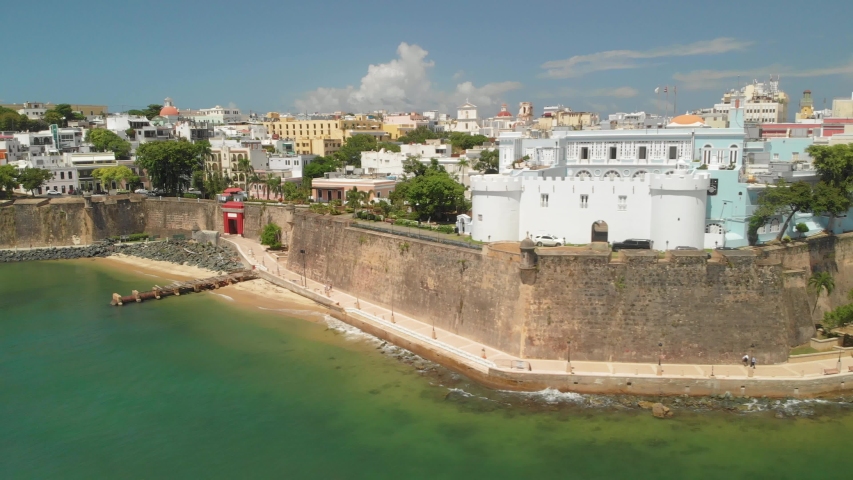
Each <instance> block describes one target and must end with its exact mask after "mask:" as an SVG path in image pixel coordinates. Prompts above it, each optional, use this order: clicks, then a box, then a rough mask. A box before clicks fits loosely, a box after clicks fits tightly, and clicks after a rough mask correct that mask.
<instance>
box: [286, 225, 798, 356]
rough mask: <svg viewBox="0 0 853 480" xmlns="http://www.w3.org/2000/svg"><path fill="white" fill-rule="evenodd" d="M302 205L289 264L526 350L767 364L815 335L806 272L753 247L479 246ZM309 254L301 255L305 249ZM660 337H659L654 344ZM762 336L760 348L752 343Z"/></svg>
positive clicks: (504, 346) (449, 326) (477, 336)
mask: <svg viewBox="0 0 853 480" xmlns="http://www.w3.org/2000/svg"><path fill="white" fill-rule="evenodd" d="M350 223H351V221H350V220H348V219H345V218H340V217H331V216H318V215H315V214H311V213H307V212H297V213H296V214H295V217H294V231H293V245H292V250H291V251H292V252H299V251H301V250H305V254H304V256H303V255H301V254H293V255H291V256H290V257H289V260H288V262H289V263H288V268H290V269H291V270H293V271H296V272H301V271H302V269H303V261H304V268H305V271H306V274H307V276H308V277H309V278H312V279H314V280H317V281H320V282H332V284H333V285H335V286H338V287H339V288H341V289H342V290H344V291H347V292H350V293H352V294H356V295H359V296H361V297H363V298H365V299H368V300H370V301H373V302H377V303H380V304H382V305H385V306H390V305H392V303H393V305H394V307H395V308H396V309H397V310H399V311H401V312H403V313H406V314H409V315H413V316H416V317H417V318H420V319H423V320H425V321H427V322H435V324H436V326H439V327H441V328H444V329H446V330H449V331H452V332H454V333H458V334H460V335H464V336H466V337H468V338H471V339H473V340H476V341H478V342H482V343H485V344H487V345H490V346H493V347H494V348H496V349H499V350H503V351H506V352H508V353H511V354H513V355H518V356H520V357H524V358H544V359H563V358H566V355H567V354H568V349H569V344H568V343H567V342H571V349H572V352H573V353H572V355H573V357H574V358H577V359H579V360H593V361H614V362H656V361H657V360H658V357H659V356H661V355H662V356H663V359H664V361H668V362H683V363H688V362H691V363H737V362H738V361H739V360H740V357H741V356H742V355H743V354H744V353H746V352H748V351H750V348H752V352H753V353H755V354H756V355H757V356H759V357H760V358H761V359H762V361H763V362H765V363H774V362H782V361H784V360H785V359H787V356H788V348H789V346H791V345H796V344H799V343H803V342H805V341H807V339H808V337H809V336H810V335H811V334H812V333H813V328H812V327H811V325H810V321H809V320H808V319H805V320H804V319H803V318H802V316H801V314H802V312H804V311H805V310H806V308H807V306H804V305H802V304H801V303H802V299H803V297H802V295H801V296H799V297H796V296H791V295H790V292H791V291H794V292H801V291H802V290H803V287H802V286H801V285H802V283H803V280H802V277H801V276H800V277H797V276H796V275H795V276H793V277H792V278H789V276H787V275H786V274H785V270H784V269H783V267H782V266H781V265H780V264H779V263H778V262H776V263H774V262H764V261H758V259H757V258H756V256H755V255H754V254H752V253H751V252H741V251H735V252H726V253H727V255H725V256H723V255H718V256H716V257H715V258H714V259H712V260H710V261H708V260H706V259H705V256H704V252H687V253H671V254H670V255H669V257H668V258H666V259H659V258H658V256H657V255H656V254H651V255H648V254H646V253H631V252H627V253H625V254H623V255H622V258H621V260H619V261H611V260H610V256H609V255H608V254H606V253H604V254H602V253H596V252H572V251H565V250H564V251H560V250H559V249H537V252H539V257H538V266H537V267H536V269H534V270H529V271H521V270H520V268H519V267H520V258H521V257H520V255H519V254H513V253H511V252H506V251H501V250H500V249H498V248H497V247H495V248H492V249H489V248H488V247H486V248H484V250H483V251H482V252H478V251H474V250H469V249H463V248H454V247H448V246H445V245H440V244H436V243H432V242H427V241H419V240H414V239H408V238H401V237H397V236H394V235H389V234H382V233H376V232H372V231H368V230H363V229H358V228H354V227H351V226H350ZM303 257H304V258H303ZM661 343H662V344H663V346H659V344H661ZM752 345H755V347H751V346H752Z"/></svg>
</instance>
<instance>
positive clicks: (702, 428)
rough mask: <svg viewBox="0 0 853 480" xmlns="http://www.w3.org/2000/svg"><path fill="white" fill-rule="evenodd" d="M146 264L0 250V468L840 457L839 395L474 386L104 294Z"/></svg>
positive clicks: (232, 468)
mask: <svg viewBox="0 0 853 480" xmlns="http://www.w3.org/2000/svg"><path fill="white" fill-rule="evenodd" d="M163 282H164V280H163V279H156V278H152V277H150V276H141V275H140V274H138V273H134V272H133V271H132V267H129V268H128V271H121V270H116V269H114V268H112V267H108V266H105V265H104V264H103V263H98V262H96V261H92V260H80V261H72V262H49V263H25V264H4V265H0V478H3V479H17V478H81V479H82V478H86V479H92V478H145V479H151V478H205V479H216V478H228V479H232V478H321V479H349V478H370V479H374V478H429V479H437V478H468V479H474V478H495V479H496V478H537V477H538V478H552V477H559V478H577V479H590V478H747V479H762V478H774V479H776V478H824V479H829V478H850V476H851V475H853V474H851V473H850V462H849V461H847V460H846V458H848V457H849V451H850V447H849V445H850V440H849V439H850V435H851V433H853V415H851V414H850V413H849V410H845V409H841V408H836V409H835V410H838V411H837V412H835V413H830V414H825V413H819V414H816V415H814V416H811V417H807V418H786V419H781V420H780V419H776V418H773V415H772V413H755V414H747V415H740V414H732V413H714V412H705V413H694V412H690V411H683V410H677V411H676V416H675V417H674V418H672V419H669V420H657V419H654V418H652V417H651V415H649V414H648V412H645V411H637V410H625V411H620V410H616V409H613V408H590V407H587V406H584V405H585V404H587V403H589V401H588V399H584V398H580V399H578V398H575V397H573V396H566V395H563V396H559V395H552V396H548V395H544V394H541V395H521V394H509V393H499V392H490V391H487V390H485V389H481V388H478V387H476V386H474V385H470V383H469V382H468V381H467V380H466V379H464V378H460V377H458V376H455V375H453V374H451V373H450V372H447V371H445V370H442V369H440V368H439V369H435V368H433V367H427V368H426V370H424V371H421V370H417V369H416V368H415V367H414V366H412V365H409V364H407V363H405V362H401V361H400V360H398V359H396V358H392V357H391V356H389V355H387V354H383V353H382V352H387V349H379V348H377V343H376V342H373V341H369V340H367V339H365V338H364V337H359V336H357V335H352V334H344V333H341V332H340V331H338V330H336V329H330V328H329V327H328V326H327V324H326V322H325V321H323V320H322V318H320V317H314V318H308V319H307V320H309V321H306V319H296V318H292V317H290V316H288V313H286V312H270V311H263V310H259V309H256V308H252V307H247V306H245V305H239V304H236V303H234V302H229V301H227V300H226V299H222V298H219V297H216V296H214V295H212V294H198V295H187V296H182V297H181V298H169V299H166V300H163V301H160V302H156V301H152V302H146V303H145V304H143V305H129V306H125V307H122V308H115V307H110V306H109V304H108V302H109V298H110V294H111V293H112V292H114V291H115V292H121V293H127V292H129V291H130V290H131V289H133V288H138V289H141V288H145V287H148V286H150V285H152V284H154V283H159V284H161V285H162V284H163ZM416 363H418V364H419V362H416ZM420 368H423V365H420ZM451 388H453V389H451ZM830 410H832V408H830Z"/></svg>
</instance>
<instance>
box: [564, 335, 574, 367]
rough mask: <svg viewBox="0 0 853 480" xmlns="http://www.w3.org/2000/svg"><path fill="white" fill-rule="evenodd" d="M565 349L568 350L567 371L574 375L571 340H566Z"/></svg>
mask: <svg viewBox="0 0 853 480" xmlns="http://www.w3.org/2000/svg"><path fill="white" fill-rule="evenodd" d="M566 349H567V350H568V357H567V359H568V370H569V373H574V372H573V371H572V370H574V369H573V368H572V341H571V340H566Z"/></svg>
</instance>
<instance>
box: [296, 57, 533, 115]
mask: <svg viewBox="0 0 853 480" xmlns="http://www.w3.org/2000/svg"><path fill="white" fill-rule="evenodd" d="M428 53H429V52H427V51H426V50H424V49H423V48H421V47H419V46H418V45H409V44H408V43H405V42H403V43H401V44H400V45H399V46H398V47H397V58H395V59H393V60H391V61H390V62H388V63H380V64H378V65H370V66H369V67H368V69H367V75H365V76H364V77H363V78H362V79H361V84H360V85H359V86H358V87H354V86H351V85H350V86H347V87H346V88H318V89H317V90H314V91H311V92H307V93H305V94H304V95H303V96H302V97H301V98H299V99H297V100H296V102H295V104H296V108H297V109H298V110H299V111H303V112H332V111H338V110H341V111H355V112H367V111H372V110H377V109H387V110H392V111H395V110H396V111H409V110H414V109H418V108H436V107H438V108H441V109H447V108H453V107H456V106H457V105H458V104H461V103H463V102H465V101H466V99H467V100H468V101H470V102H472V103H474V104H476V105H477V106H480V107H489V106H492V105H496V104H498V103H500V101H501V100H500V97H501V95H503V94H504V93H506V92H509V91H511V90H517V89H519V88H521V86H522V85H521V83H519V82H500V83H488V84H486V85H483V86H481V87H477V86H475V85H474V84H473V83H471V82H463V83H460V84H458V85H456V88H455V90H453V91H451V92H443V91H439V90H436V89H434V88H433V85H432V82H431V81H430V78H429V71H430V70H431V69H432V67H433V65H434V62H432V61H431V60H427V55H428ZM459 73H460V72H457V74H459ZM461 73H463V74H464V72H461ZM454 77H456V75H454Z"/></svg>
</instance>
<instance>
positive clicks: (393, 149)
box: [359, 142, 400, 158]
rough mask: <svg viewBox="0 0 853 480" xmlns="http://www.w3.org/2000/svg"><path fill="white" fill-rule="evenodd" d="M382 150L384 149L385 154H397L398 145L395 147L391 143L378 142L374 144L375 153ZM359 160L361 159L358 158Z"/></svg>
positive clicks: (398, 150) (398, 151)
mask: <svg viewBox="0 0 853 480" xmlns="http://www.w3.org/2000/svg"><path fill="white" fill-rule="evenodd" d="M383 148H384V149H385V151H386V152H397V153H400V146H399V145H397V144H396V143H391V142H379V143H377V144H376V150H377V151H379V150H382V149H383ZM359 158H361V157H359Z"/></svg>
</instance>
